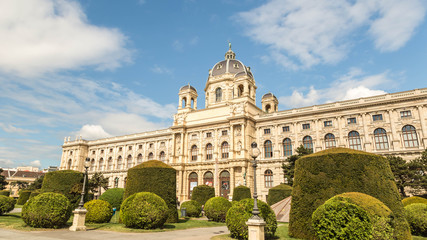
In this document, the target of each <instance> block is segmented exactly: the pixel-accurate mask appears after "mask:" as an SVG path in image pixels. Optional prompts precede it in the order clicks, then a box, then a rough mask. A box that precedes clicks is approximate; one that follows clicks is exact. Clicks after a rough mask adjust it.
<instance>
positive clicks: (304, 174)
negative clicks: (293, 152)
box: [289, 148, 411, 239]
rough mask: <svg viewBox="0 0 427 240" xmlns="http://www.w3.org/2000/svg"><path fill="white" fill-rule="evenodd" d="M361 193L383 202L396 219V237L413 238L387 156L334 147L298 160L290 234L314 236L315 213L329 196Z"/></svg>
mask: <svg viewBox="0 0 427 240" xmlns="http://www.w3.org/2000/svg"><path fill="white" fill-rule="evenodd" d="M344 192H361V193H365V194H368V195H370V196H373V197H375V198H377V199H378V200H380V201H382V202H383V203H384V204H385V205H386V206H387V207H388V208H390V209H391V210H392V211H393V215H394V217H395V218H396V219H395V223H396V226H394V229H395V231H394V234H395V236H394V237H395V238H396V239H411V233H410V229H409V225H408V223H407V222H406V220H405V217H404V214H403V204H402V202H401V201H400V195H399V192H398V190H397V187H396V184H395V182H394V176H393V173H392V172H391V169H390V166H389V164H388V162H387V160H386V159H385V158H384V157H381V156H378V155H375V154H371V153H367V152H363V151H356V150H351V149H346V148H333V149H328V150H325V151H321V152H318V153H314V154H310V155H307V156H304V157H302V158H300V159H298V160H297V161H296V164H295V179H294V185H293V189H292V207H291V212H290V219H289V220H290V223H289V234H290V235H291V236H292V237H295V238H306V239H311V238H314V237H315V235H314V230H313V227H312V224H311V215H312V214H313V212H314V211H315V210H316V209H317V208H318V207H319V206H320V205H322V204H323V203H325V201H326V200H328V199H329V198H331V197H333V196H335V195H337V194H341V193H344Z"/></svg>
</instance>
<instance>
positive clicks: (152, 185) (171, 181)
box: [124, 160, 178, 223]
mask: <svg viewBox="0 0 427 240" xmlns="http://www.w3.org/2000/svg"><path fill="white" fill-rule="evenodd" d="M138 192H152V193H155V194H157V195H158V196H159V197H161V198H163V200H165V202H166V204H167V205H168V208H169V210H168V220H167V222H170V223H172V222H178V211H177V208H176V170H175V169H174V168H172V167H171V166H169V165H167V164H165V163H163V162H161V161H157V160H151V161H147V162H144V163H141V164H139V165H137V166H135V167H133V168H130V169H129V170H128V174H127V182H126V189H125V194H124V198H125V199H126V198H127V197H129V196H131V195H133V194H135V193H138Z"/></svg>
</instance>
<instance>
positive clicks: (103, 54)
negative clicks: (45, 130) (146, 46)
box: [0, 0, 131, 76]
mask: <svg viewBox="0 0 427 240" xmlns="http://www.w3.org/2000/svg"><path fill="white" fill-rule="evenodd" d="M0 36H2V37H1V38H0V71H3V72H6V73H13V74H18V75H20V76H35V75H40V74H43V73H46V72H55V71H59V70H68V69H78V68H81V67H84V66H94V67H96V68H97V69H99V70H104V69H114V68H117V67H119V66H120V65H121V64H122V62H126V61H130V60H131V52H130V51H129V50H127V49H126V48H125V44H126V41H127V38H126V36H124V35H123V34H122V33H121V32H120V31H119V30H117V29H112V28H105V27H98V26H95V25H91V24H90V23H89V22H88V21H87V18H86V16H85V14H84V12H83V11H82V9H81V6H80V5H79V4H78V3H77V2H75V1H54V0H33V1H23V0H14V1H1V2H0Z"/></svg>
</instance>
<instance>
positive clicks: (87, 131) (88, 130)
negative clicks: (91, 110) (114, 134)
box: [78, 124, 111, 140]
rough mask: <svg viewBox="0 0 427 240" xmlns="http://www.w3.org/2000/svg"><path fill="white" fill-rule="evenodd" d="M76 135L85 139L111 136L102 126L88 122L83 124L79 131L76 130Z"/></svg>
mask: <svg viewBox="0 0 427 240" xmlns="http://www.w3.org/2000/svg"><path fill="white" fill-rule="evenodd" d="M78 135H79V136H82V138H83V139H87V140H93V139H99V138H107V137H111V135H110V134H108V133H107V132H106V131H105V130H104V128H102V126H100V125H89V124H86V125H84V126H83V127H82V128H81V129H80V131H78Z"/></svg>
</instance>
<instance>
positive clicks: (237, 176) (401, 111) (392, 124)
mask: <svg viewBox="0 0 427 240" xmlns="http://www.w3.org/2000/svg"><path fill="white" fill-rule="evenodd" d="M235 56H236V55H235V53H234V52H233V51H232V50H231V47H230V48H229V50H228V51H227V52H226V54H225V60H222V61H220V62H218V63H216V64H215V65H214V66H213V68H212V69H211V70H209V77H208V80H207V82H206V86H205V89H204V91H205V108H204V109H198V108H197V98H198V93H197V90H196V89H195V88H194V87H192V86H190V85H185V86H183V87H181V89H180V90H179V93H178V100H179V104H178V110H177V113H176V114H175V115H174V121H173V125H172V126H171V127H169V128H167V129H161V130H157V131H150V132H142V133H135V134H131V135H125V136H117V137H111V138H105V139H98V140H91V141H88V140H84V139H82V138H81V137H79V138H77V139H76V140H74V141H71V140H70V138H69V137H68V138H66V139H65V140H64V144H63V146H62V148H63V152H62V157H61V165H60V169H61V170H64V169H72V170H78V171H83V170H84V167H83V166H84V161H85V159H86V158H87V157H89V158H90V159H91V162H90V167H89V175H91V174H94V173H95V172H101V173H103V175H104V176H105V177H108V178H109V181H110V182H109V186H110V188H112V187H125V185H126V174H127V169H129V168H131V167H133V166H135V165H137V164H140V163H142V162H144V161H148V160H160V161H163V162H165V163H167V164H169V165H170V166H172V167H173V168H175V169H176V170H177V176H176V177H177V196H178V198H179V200H180V201H181V202H182V201H185V200H188V199H190V197H191V192H192V189H193V188H194V187H195V186H197V185H201V184H207V185H211V186H213V187H215V194H216V195H217V196H223V197H226V198H230V199H231V194H232V193H233V189H234V188H235V187H236V186H239V185H246V186H248V187H250V188H251V189H253V169H252V167H251V161H252V158H251V157H250V152H249V151H250V145H251V143H252V142H256V143H257V144H258V146H259V149H260V150H261V154H260V156H259V157H258V158H257V160H259V161H258V168H257V172H256V179H257V191H258V195H259V196H260V199H262V200H264V201H265V200H266V197H267V194H268V189H269V188H271V187H273V186H276V185H278V184H280V183H283V182H284V177H283V171H282V169H281V166H282V163H283V162H284V160H285V159H286V158H287V157H289V156H291V155H292V154H294V153H295V150H296V148H297V147H298V146H300V145H303V146H304V147H306V148H309V149H312V150H313V152H318V151H321V150H324V149H328V148H333V147H347V148H352V149H356V150H362V151H366V152H371V153H375V154H380V155H384V156H385V155H399V156H402V157H403V158H404V159H413V158H415V157H418V156H419V155H420V153H421V152H422V151H423V150H424V149H425V148H426V147H427V88H423V89H415V90H411V91H406V92H398V93H391V94H385V95H379V96H373V97H366V98H359V99H352V100H346V101H339V102H333V103H327V104H322V105H315V106H309V107H303V108H295V109H290V110H284V111H278V104H279V102H278V99H277V98H276V97H275V96H274V95H273V94H272V93H267V94H265V95H264V96H263V97H262V99H261V108H259V107H257V105H256V97H255V96H256V89H257V87H256V84H255V80H254V76H253V75H252V72H251V69H250V67H248V66H245V65H244V64H243V63H242V62H241V61H239V60H237V59H236V57H235Z"/></svg>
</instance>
